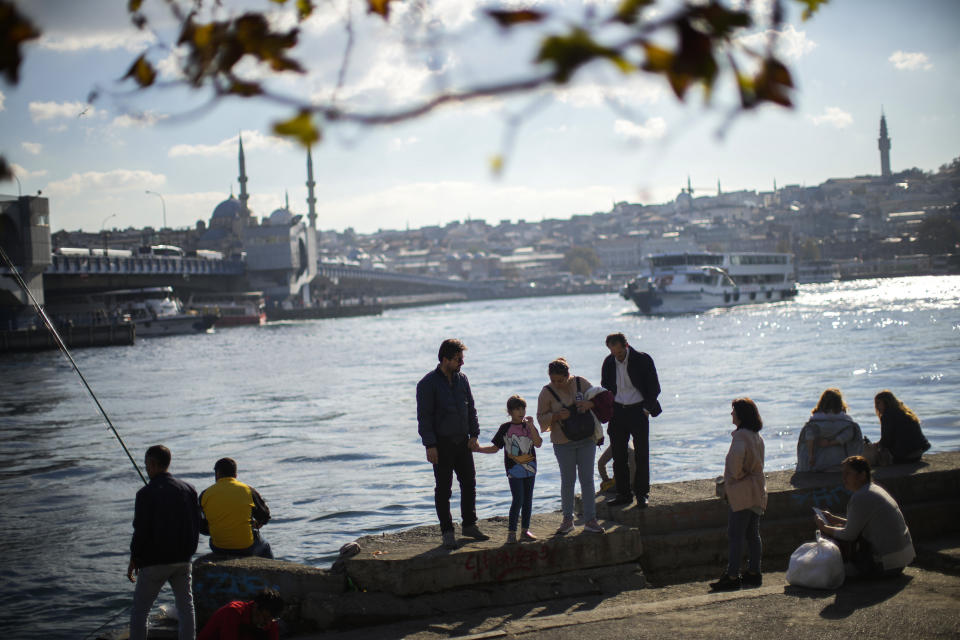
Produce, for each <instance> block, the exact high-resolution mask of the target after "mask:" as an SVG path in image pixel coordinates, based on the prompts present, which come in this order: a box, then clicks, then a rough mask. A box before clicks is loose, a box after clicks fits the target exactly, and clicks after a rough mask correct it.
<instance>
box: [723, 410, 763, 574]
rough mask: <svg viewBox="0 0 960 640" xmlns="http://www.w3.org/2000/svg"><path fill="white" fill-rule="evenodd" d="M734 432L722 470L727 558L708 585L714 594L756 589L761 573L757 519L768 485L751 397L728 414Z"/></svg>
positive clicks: (757, 420) (757, 418)
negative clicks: (745, 557) (743, 564)
mask: <svg viewBox="0 0 960 640" xmlns="http://www.w3.org/2000/svg"><path fill="white" fill-rule="evenodd" d="M730 416H731V419H732V421H733V424H734V425H736V427H737V428H736V430H734V432H733V433H732V434H731V435H732V437H733V441H732V442H731V443H730V450H729V451H728V452H727V461H726V465H725V466H724V469H723V484H724V487H725V489H726V496H727V502H729V503H730V510H729V513H728V514H727V536H728V538H729V543H730V547H729V551H730V555H729V559H728V561H727V570H726V572H725V573H724V574H723V576H721V577H720V579H719V580H718V581H716V582H713V583H711V584H710V587H711V588H712V589H713V590H714V591H733V590H736V589H739V588H740V585H741V584H743V585H744V586H749V587H759V586H760V585H761V584H762V582H763V578H762V576H761V574H760V553H761V551H762V544H761V542H760V516H761V515H762V514H763V510H764V509H766V508H767V483H766V479H765V478H764V477H763V455H764V446H763V438H761V437H760V429H762V428H763V421H762V420H761V419H760V412H759V411H758V410H757V405H756V404H755V403H754V402H753V400H751V399H750V398H737V399H736V400H734V401H733V410H732V411H731V412H730ZM744 538H746V540H747V551H748V552H749V556H750V560H749V564H748V569H747V571H746V572H744V574H743V577H742V578H741V577H740V559H741V555H742V551H743V540H744Z"/></svg>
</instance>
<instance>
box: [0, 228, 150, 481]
mask: <svg viewBox="0 0 960 640" xmlns="http://www.w3.org/2000/svg"><path fill="white" fill-rule="evenodd" d="M0 256H2V257H3V261H4V262H5V263H7V268H8V269H10V271H11V272H12V273H13V278H14V280H16V281H17V284H18V285H20V288H21V289H23V292H24V293H25V294H27V297H28V298H30V302H31V304H33V308H34V310H35V311H36V312H37V315H38V316H40V319H41V320H42V321H43V324H44V326H46V327H47V329H48V330H49V331H50V335H52V336H53V341H54V342H55V343H56V344H57V347H59V348H60V351H61V352H62V353H63V355H64V356H66V358H67V360H69V361H70V364H71V365H73V370H74V371H76V372H77V375H78V376H80V381H81V382H83V386H84V387H86V389H87V393H89V394H90V397H91V398H93V402H94V404H96V405H97V409H99V410H100V413H101V414H102V415H103V419H104V420H106V421H107V426H109V427H110V431H112V432H113V435H114V436H116V438H117V442H119V443H120V446H121V447H123V452H124V453H126V454H127V457H128V458H130V462H131V464H133V468H134V469H136V470H137V475H139V476H140V479H141V480H143V484H147V479H146V478H145V477H144V476H143V472H142V471H140V466H139V465H137V461H136V460H134V459H133V456H132V455H130V450H129V449H127V445H126V443H125V442H124V441H123V438H121V437H120V433H119V432H118V431H117V428H116V427H115V426H113V422H112V421H111V420H110V416H108V415H107V412H106V410H105V409H104V408H103V405H102V404H100V400H99V399H98V398H97V394H95V393H94V392H93V389H91V388H90V385H89V384H88V383H87V379H86V378H84V377H83V373H82V372H81V371H80V367H78V366H77V362H76V360H74V359H73V356H72V355H70V350H69V349H67V345H66V344H65V343H64V342H63V338H61V337H60V333H59V332H58V331H57V328H56V327H55V326H53V322H51V321H50V317H49V316H48V315H47V312H46V311H44V310H43V307H41V306H40V303H39V302H37V299H36V298H34V297H33V293H31V292H30V288H29V287H28V286H27V283H26V282H25V281H24V279H23V277H22V276H21V275H20V271H19V270H18V269H17V267H16V266H14V264H13V261H11V260H10V257H9V256H7V252H6V251H4V250H3V247H2V246H0Z"/></svg>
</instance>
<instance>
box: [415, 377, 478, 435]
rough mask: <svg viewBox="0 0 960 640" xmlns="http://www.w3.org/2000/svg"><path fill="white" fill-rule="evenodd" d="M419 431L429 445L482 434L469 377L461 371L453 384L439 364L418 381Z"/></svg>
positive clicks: (454, 378)
mask: <svg viewBox="0 0 960 640" xmlns="http://www.w3.org/2000/svg"><path fill="white" fill-rule="evenodd" d="M417 430H418V431H419V432H420V439H421V440H422V441H423V446H424V447H427V448H430V447H435V446H437V441H439V440H461V439H463V438H465V437H467V436H469V437H471V438H478V437H480V423H479V421H478V420H477V408H476V406H475V405H474V403H473V393H471V391H470V382H468V381H467V376H465V375H463V374H462V373H459V372H457V373H455V374H453V382H452V383H451V382H450V381H448V380H447V376H445V375H444V374H443V371H441V370H440V366H439V365H437V368H436V369H434V370H433V371H431V372H430V373H428V374H427V375H425V376H424V377H423V379H422V380H420V382H419V383H417Z"/></svg>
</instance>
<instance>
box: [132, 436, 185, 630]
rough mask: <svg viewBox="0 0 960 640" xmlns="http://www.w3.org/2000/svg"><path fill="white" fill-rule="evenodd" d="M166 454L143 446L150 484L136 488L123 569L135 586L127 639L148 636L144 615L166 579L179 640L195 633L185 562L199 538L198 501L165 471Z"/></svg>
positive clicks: (161, 449)
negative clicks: (173, 602) (127, 557)
mask: <svg viewBox="0 0 960 640" xmlns="http://www.w3.org/2000/svg"><path fill="white" fill-rule="evenodd" d="M170 458H171V456H170V449H167V448H166V447H165V446H163V445H159V444H158V445H154V446H152V447H150V448H149V449H147V454H146V456H145V458H144V466H145V467H146V469H147V475H148V476H149V477H150V482H149V483H148V484H147V486H145V487H143V488H142V489H140V490H139V491H137V501H136V505H135V507H134V512H133V540H132V541H131V542H130V564H129V566H128V567H127V578H128V579H129V580H130V582H135V583H136V585H137V586H136V587H135V589H134V591H133V609H132V610H131V611H130V640H142V639H145V638H146V637H147V614H149V613H150V607H151V606H153V601H154V600H156V598H157V594H158V593H160V589H161V588H162V587H163V584H164V583H165V582H169V583H170V588H171V589H173V594H174V596H175V598H176V603H177V613H178V615H179V618H180V639H181V640H183V639H184V638H194V637H195V636H196V622H195V620H194V610H193V589H192V588H191V573H190V560H191V558H193V554H194V553H196V551H197V541H198V539H199V537H200V503H199V502H198V501H197V492H196V490H195V489H194V488H193V487H192V486H190V485H189V484H187V483H186V482H183V481H182V480H178V479H176V478H174V477H173V476H172V475H170V473H169V472H168V471H167V469H168V468H169V467H170ZM134 574H136V577H134Z"/></svg>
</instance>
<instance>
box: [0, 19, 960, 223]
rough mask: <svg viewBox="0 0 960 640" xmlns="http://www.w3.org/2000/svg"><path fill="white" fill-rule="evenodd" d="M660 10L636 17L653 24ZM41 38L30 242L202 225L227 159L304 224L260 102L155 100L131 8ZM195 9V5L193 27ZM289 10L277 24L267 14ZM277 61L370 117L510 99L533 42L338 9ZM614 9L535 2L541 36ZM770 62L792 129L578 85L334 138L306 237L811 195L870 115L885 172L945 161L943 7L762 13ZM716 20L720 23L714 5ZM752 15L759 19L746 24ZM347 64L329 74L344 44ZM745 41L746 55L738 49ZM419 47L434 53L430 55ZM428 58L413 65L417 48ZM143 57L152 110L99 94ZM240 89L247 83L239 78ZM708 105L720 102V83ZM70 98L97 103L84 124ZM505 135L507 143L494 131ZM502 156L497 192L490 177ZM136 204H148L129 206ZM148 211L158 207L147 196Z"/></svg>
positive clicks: (16, 162)
mask: <svg viewBox="0 0 960 640" xmlns="http://www.w3.org/2000/svg"><path fill="white" fill-rule="evenodd" d="M671 2H672V0H666V2H665V1H664V0H660V2H659V3H658V7H657V8H656V9H655V12H654V13H652V14H651V15H653V16H654V17H655V16H656V15H657V13H656V11H659V12H661V14H660V15H662V12H665V11H668V10H669V5H670V3H671ZM15 4H16V5H17V6H18V8H19V9H20V10H21V11H22V12H23V13H24V14H26V15H27V16H29V17H30V18H31V19H32V20H33V21H34V22H35V23H36V25H37V26H38V27H40V29H41V30H42V31H43V36H42V37H41V39H40V40H38V41H33V43H31V44H29V45H27V46H26V47H25V49H24V50H25V61H24V64H23V67H22V68H21V80H20V83H19V84H18V85H16V86H14V85H11V84H9V83H6V82H4V81H3V80H0V153H3V154H4V156H5V157H6V158H7V160H8V162H11V163H12V164H13V167H14V171H15V173H16V175H17V177H18V178H19V180H20V184H19V186H18V185H17V184H16V183H15V182H4V183H0V194H8V195H15V194H17V192H18V189H20V190H22V193H24V194H33V193H36V192H37V191H40V192H42V194H43V195H44V196H46V197H48V198H49V200H50V218H51V228H52V230H53V231H57V230H60V229H68V230H75V229H83V230H85V231H94V232H96V231H99V230H101V229H103V228H107V229H109V228H114V227H116V228H127V227H143V226H153V227H155V228H159V227H160V226H162V224H163V220H164V209H165V212H166V213H165V215H166V223H167V225H168V226H170V227H186V226H193V225H194V224H196V221H197V220H201V219H202V220H205V221H209V218H210V215H211V213H212V211H213V209H214V207H215V206H216V205H217V204H218V203H219V202H221V201H223V200H224V199H226V198H227V197H229V195H230V193H231V191H232V192H233V193H235V194H236V193H238V192H239V186H238V182H237V175H238V169H237V138H238V135H242V136H243V144H244V149H245V152H246V165H247V175H248V177H249V182H248V191H249V192H250V194H251V199H250V203H251V208H252V210H253V213H254V215H257V216H266V215H269V214H270V212H272V211H273V210H275V209H277V208H279V207H281V206H283V205H284V200H285V198H286V197H287V194H288V195H289V200H290V208H291V210H293V212H294V213H305V212H306V208H307V205H306V198H307V193H306V191H307V190H306V186H305V184H304V183H305V182H306V168H305V150H304V149H303V148H302V147H299V146H297V145H296V144H295V143H293V142H291V141H289V140H285V139H280V138H277V137H276V136H274V135H273V134H272V127H273V123H275V122H277V121H279V120H284V119H287V118H289V117H290V116H291V115H292V112H291V111H290V109H289V107H287V106H283V105H279V104H276V103H270V102H263V101H261V102H254V101H250V100H241V99H236V98H235V99H225V100H220V101H216V102H211V100H210V95H209V93H207V92H205V91H204V90H199V91H198V90H187V89H185V88H183V87H182V86H181V85H178V84H177V82H176V80H177V76H176V72H175V69H174V65H172V64H171V61H172V60H173V59H174V57H175V56H176V55H177V53H178V52H177V49H176V48H175V47H173V46H172V45H171V44H170V43H172V42H175V41H176V36H177V29H176V24H175V23H174V21H173V20H172V19H171V18H170V17H169V16H168V15H164V14H163V13H162V11H163V8H164V5H165V3H164V2H158V1H157V0H145V2H144V7H145V12H146V14H147V16H148V18H149V19H150V25H151V29H149V30H147V31H138V30H137V29H135V28H134V27H133V26H132V25H131V24H130V22H129V19H128V16H127V14H126V11H125V6H126V3H121V2H116V1H115V0H84V2H76V1H75V0H15ZM207 4H208V5H210V4H212V3H211V2H208V3H207ZM222 4H223V7H222V8H221V9H218V11H220V13H218V14H217V15H218V16H219V17H223V16H225V15H236V14H238V13H239V12H241V11H242V10H244V9H245V8H255V9H259V10H268V11H270V12H271V18H272V19H273V20H275V21H276V24H279V25H292V24H293V23H294V21H293V19H292V17H291V9H288V8H284V7H281V6H280V5H278V4H275V3H271V2H268V1H267V0H223V2H222ZM290 4H292V3H290ZM318 4H319V5H321V6H322V10H321V11H318V12H317V13H316V14H315V15H314V16H313V17H311V18H310V20H308V21H307V22H306V23H305V24H304V25H302V29H301V35H300V38H301V40H300V42H301V45H300V48H298V50H297V52H296V53H295V54H294V56H295V57H296V58H297V59H299V60H301V61H302V62H303V63H304V66H305V67H306V68H307V70H308V73H306V74H303V75H294V74H284V75H281V76H280V77H273V78H272V79H270V80H268V82H269V83H270V87H271V88H273V89H275V90H276V91H277V92H279V93H282V94H284V95H289V96H294V97H297V98H298V99H309V100H324V99H327V98H329V97H330V95H331V93H332V91H333V90H334V88H335V87H336V85H337V81H338V80H337V79H338V77H339V76H340V74H341V72H342V73H343V83H342V87H341V88H340V89H338V90H337V99H338V101H339V104H341V105H344V106H347V107H352V108H356V109H359V110H363V111H390V110H393V109H396V108H400V107H402V106H404V105H409V104H414V103H416V102H417V101H418V100H420V99H422V98H423V97H424V96H428V95H430V94H431V93H432V92H433V91H435V90H436V89H437V88H438V87H454V88H457V87H464V86H471V85H475V84H478V83H483V82H488V81H493V80H496V79H498V78H500V79H503V78H508V79H513V78H517V77H525V76H526V75H529V74H530V73H531V72H532V71H533V70H534V68H533V67H532V66H531V65H530V63H529V61H530V60H532V59H533V57H534V56H535V52H536V49H537V43H538V42H539V40H540V38H542V37H543V34H544V32H542V31H540V32H538V31H537V30H536V29H534V28H528V27H522V28H516V29H514V33H512V34H506V35H505V34H504V33H503V32H501V31H500V30H498V29H497V28H495V27H494V26H493V25H491V24H490V21H489V20H488V19H487V18H486V17H485V16H484V14H483V9H484V8H485V7H489V6H491V4H490V3H485V2H480V1H479V0H433V1H425V0H424V1H419V2H418V1H415V0H408V1H406V2H402V3H396V2H395V3H392V4H391V7H392V13H391V17H390V21H389V22H384V21H383V20H382V19H380V18H379V17H377V16H371V15H368V14H366V13H365V11H363V6H362V5H361V4H360V3H358V2H357V1H356V0H354V1H353V2H349V1H348V0H331V1H330V2H321V3H318ZM615 4H616V3H615V2H613V0H554V1H540V2H530V3H526V4H524V3H521V2H518V1H517V0H509V1H508V2H506V3H500V5H499V6H504V5H506V6H511V7H517V6H533V7H535V8H537V9H539V10H541V11H545V12H548V13H550V15H551V16H552V20H551V21H548V22H547V24H546V25H545V28H546V29H547V30H548V31H549V32H557V31H559V30H561V29H562V28H563V25H564V24H565V23H564V19H565V18H568V17H578V16H583V15H584V12H585V11H594V12H596V13H597V14H602V13H603V12H604V11H609V10H610V8H611V7H612V6H615ZM784 4H785V6H786V8H787V15H786V18H787V20H786V21H785V23H784V24H783V25H782V27H781V29H780V33H779V39H778V43H779V44H778V53H779V55H780V56H781V58H782V59H783V60H785V61H786V62H787V63H788V65H789V67H790V69H791V70H792V72H793V78H794V82H795V85H796V89H795V91H794V93H793V94H792V97H793V100H794V103H795V107H794V108H793V109H784V108H781V107H777V106H764V107H762V108H760V109H758V110H756V111H755V112H752V113H749V114H746V115H742V116H740V117H739V118H737V119H735V120H734V121H733V122H732V124H730V125H729V126H724V123H725V122H727V115H728V114H729V112H730V105H731V104H732V93H731V92H730V91H729V90H725V89H722V88H721V89H718V90H717V91H715V93H714V95H713V96H712V99H711V102H710V104H705V103H704V100H703V99H702V94H701V93H700V92H698V91H694V92H693V93H692V94H691V95H690V96H689V97H688V98H687V100H686V101H685V102H683V103H681V102H679V101H678V100H677V99H676V98H675V97H674V96H673V94H672V92H671V91H670V89H669V87H668V86H667V85H666V84H665V83H664V82H663V81H662V80H660V79H659V78H655V77H652V76H649V75H645V74H632V75H630V76H625V75H622V74H619V73H618V72H616V71H615V70H614V69H613V68H612V67H610V66H609V65H592V66H588V67H587V68H586V69H584V70H583V71H582V72H581V73H579V74H578V75H577V76H575V79H574V82H573V83H572V84H571V85H570V86H568V87H564V88H561V89H551V90H544V91H539V92H537V93H536V94H532V95H525V96H520V97H511V98H490V99H484V100H483V101H481V102H477V103H468V104H464V105H456V106H451V107H446V108H443V109H440V110H437V111H435V112H433V113H431V114H430V115H428V116H425V117H422V118H418V119H416V120H413V121H408V122H404V123H402V124H397V125H391V126H385V127H360V126H358V125H337V126H334V127H327V128H325V130H324V139H323V140H322V142H321V143H320V144H319V145H318V146H316V147H314V149H313V162H314V178H315V180H316V182H317V187H316V197H317V199H318V204H317V209H318V214H319V216H318V227H319V228H320V229H323V230H337V231H342V230H344V229H346V228H348V227H352V228H353V229H355V230H356V231H357V232H361V233H370V232H374V231H377V230H379V229H403V228H417V227H421V226H426V225H438V224H439V225H443V224H447V223H449V222H451V221H455V220H467V219H485V220H487V221H489V222H490V223H492V224H496V223H497V222H499V221H501V220H512V221H517V220H521V219H523V220H527V221H539V220H542V219H547V218H561V219H562V218H568V217H570V216H571V215H574V214H583V213H593V212H597V211H609V210H610V209H611V207H612V205H613V203H615V202H619V201H627V202H641V203H644V204H656V203H661V202H667V201H670V200H672V199H673V198H675V197H676V195H677V194H678V193H679V192H680V189H681V188H682V187H684V186H686V183H687V178H688V176H689V178H690V182H691V184H692V186H693V188H694V195H695V196H698V195H710V194H715V193H716V192H717V184H718V181H719V183H720V186H721V188H722V189H723V190H724V191H734V190H739V189H747V190H757V191H766V190H770V189H771V188H772V186H773V184H774V181H776V184H777V185H780V186H782V185H787V184H801V185H815V184H819V183H821V182H823V181H824V180H826V179H828V178H831V177H851V176H855V175H865V174H878V173H879V172H880V158H879V151H878V149H877V137H878V133H879V119H880V114H881V110H882V112H883V113H885V114H886V118H887V124H888V128H889V135H890V138H891V140H892V149H891V153H890V156H891V166H892V169H893V170H894V171H899V170H902V169H906V168H910V167H919V168H921V169H923V170H925V171H935V170H936V169H937V168H938V167H939V166H941V165H943V164H946V163H948V162H950V161H951V160H952V159H954V158H956V157H958V156H960V109H958V108H957V105H958V104H960V83H958V82H957V78H958V77H960V73H958V72H960V38H957V37H956V33H957V32H958V30H960V2H956V0H916V1H915V2H902V1H900V0H873V1H871V2H870V3H862V2H839V1H837V0H834V1H833V2H831V3H830V4H827V5H824V6H823V7H822V8H821V10H820V11H819V12H818V13H817V14H816V15H815V16H814V17H813V18H811V19H810V20H808V21H803V20H802V19H801V17H800V8H801V6H800V4H799V3H797V2H793V1H791V0H785V2H784ZM733 6H737V4H736V1H734V2H733ZM751 7H752V8H753V10H755V11H758V12H763V11H764V9H765V8H766V7H769V0H754V2H753V3H752V4H751ZM348 19H349V24H350V25H351V28H352V31H353V36H354V38H353V46H352V49H351V54H350V57H349V61H348V64H346V65H344V64H343V52H344V51H345V49H346V43H347V35H346V34H347V29H346V28H345V25H346V24H347V23H348ZM766 28H767V25H766V24H763V23H761V24H759V25H758V28H756V29H754V30H753V31H752V32H751V33H750V34H748V35H746V36H745V42H744V44H745V45H746V46H753V45H756V44H757V43H759V42H763V41H764V40H765V38H766V37H767V33H766ZM437 34H440V36H437ZM427 39H429V43H430V44H429V46H418V45H417V43H422V42H424V41H425V40H427ZM144 49H148V58H149V59H150V60H151V61H152V62H154V63H155V64H156V66H157V67H158V68H159V69H160V81H161V84H162V85H163V86H161V87H157V88H152V89H150V90H148V91H140V92H138V91H132V90H131V86H130V84H129V82H128V83H123V82H120V78H122V77H123V76H124V74H125V73H126V71H127V68H128V67H129V66H130V64H131V62H132V61H133V60H134V59H135V58H136V57H137V56H138V55H139V54H140V53H141V52H142V51H143V50H144ZM244 73H245V74H247V77H250V78H263V77H265V74H264V72H263V70H262V69H259V68H257V67H256V66H254V65H252V64H248V65H246V66H245V67H244ZM720 82H721V86H726V87H727V89H729V84H730V83H729V78H726V79H724V78H721V80H720ZM92 90H96V91H97V92H98V94H99V97H98V99H97V100H95V101H94V102H93V103H92V104H90V103H88V102H87V99H88V96H89V94H90V93H91V91H92ZM512 123H518V124H516V125H514V124H512ZM498 154H499V155H503V157H504V158H505V163H504V166H503V170H502V171H501V172H500V174H499V175H497V174H495V173H494V172H493V171H492V170H491V158H493V157H495V156H497V155H498ZM147 191H150V192H152V193H147ZM156 194H160V195H159V196H158V195H156Z"/></svg>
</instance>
